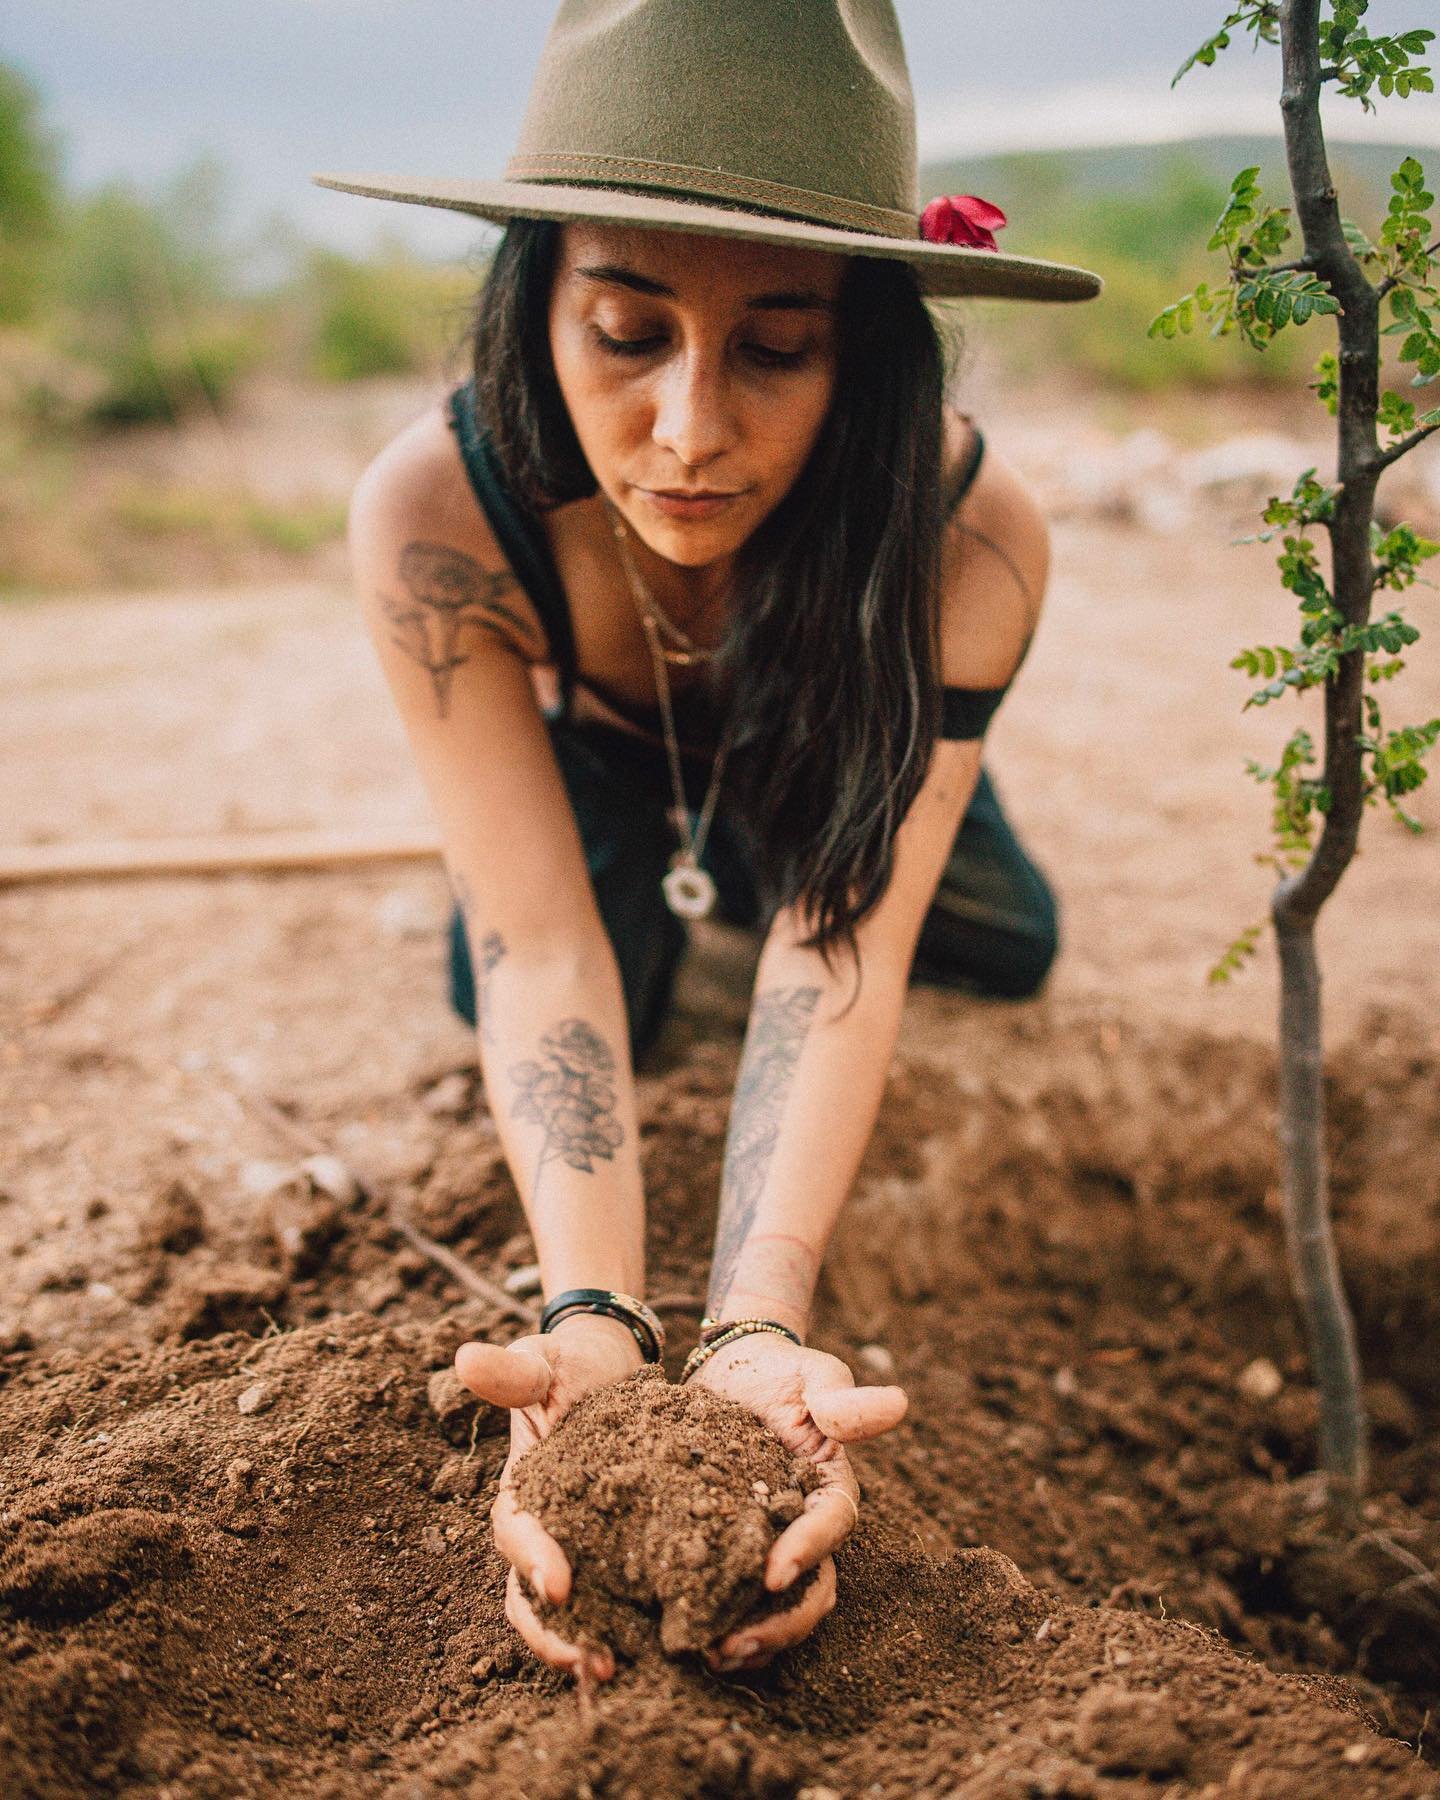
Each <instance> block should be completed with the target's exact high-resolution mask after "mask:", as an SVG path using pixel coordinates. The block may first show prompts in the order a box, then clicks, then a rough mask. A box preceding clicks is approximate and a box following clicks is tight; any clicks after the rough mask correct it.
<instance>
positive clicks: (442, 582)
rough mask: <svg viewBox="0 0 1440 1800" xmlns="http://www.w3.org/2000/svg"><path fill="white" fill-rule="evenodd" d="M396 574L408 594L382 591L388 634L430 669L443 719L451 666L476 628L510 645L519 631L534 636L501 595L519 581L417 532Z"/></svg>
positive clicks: (464, 654)
mask: <svg viewBox="0 0 1440 1800" xmlns="http://www.w3.org/2000/svg"><path fill="white" fill-rule="evenodd" d="M399 574H400V583H401V585H402V587H403V588H404V589H405V594H406V598H405V599H403V600H401V599H397V598H396V597H395V596H394V595H392V594H382V595H381V596H380V604H381V606H382V607H383V608H384V612H385V617H386V618H387V619H388V620H389V621H390V625H391V632H390V636H391V640H392V642H393V643H395V645H396V646H397V647H398V648H399V649H401V650H403V651H404V652H405V654H406V656H408V657H410V658H411V659H412V661H414V662H417V663H419V665H420V667H421V668H422V669H425V670H427V671H428V673H429V676H430V682H431V686H432V687H433V688H434V690H435V705H436V707H437V709H438V711H439V714H440V717H441V718H442V719H445V718H448V717H449V716H450V690H451V687H452V685H453V683H454V679H455V671H456V670H457V669H459V668H461V667H462V666H463V665H464V664H465V663H467V662H468V661H469V660H470V656H471V654H472V651H473V647H474V635H473V634H474V633H475V632H477V631H488V632H491V633H493V634H494V635H495V636H496V637H498V638H500V639H501V640H502V642H504V643H506V644H509V645H511V646H512V647H513V646H514V644H515V641H516V636H517V634H518V636H519V638H520V640H521V641H522V642H524V641H525V640H529V639H532V638H533V633H532V631H531V629H530V626H529V625H528V624H527V622H526V621H525V619H524V618H523V617H522V616H521V615H520V614H519V613H518V612H516V611H515V610H514V609H513V608H512V607H509V606H506V605H505V604H504V602H503V600H502V599H501V595H503V594H508V593H518V592H519V591H520V584H519V583H518V582H517V581H516V579H515V577H514V576H513V575H512V574H511V573H510V571H509V570H508V569H501V570H490V569H484V568H482V567H481V566H480V564H479V563H478V562H476V561H475V559H474V557H472V556H466V555H464V554H463V552H461V551H459V550H452V549H450V547H449V546H448V545H446V544H431V543H427V542H425V541H424V540H423V539H419V538H417V539H415V540H414V541H413V542H411V543H408V544H406V546H405V548H404V549H403V550H402V551H401V552H400V567H399Z"/></svg>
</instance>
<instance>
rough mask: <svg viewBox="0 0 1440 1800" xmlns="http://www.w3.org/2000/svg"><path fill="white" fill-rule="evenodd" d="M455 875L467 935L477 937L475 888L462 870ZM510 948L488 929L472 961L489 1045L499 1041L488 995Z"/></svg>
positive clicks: (483, 1031)
mask: <svg viewBox="0 0 1440 1800" xmlns="http://www.w3.org/2000/svg"><path fill="white" fill-rule="evenodd" d="M452 878H453V881H454V884H455V898H456V901H457V902H458V904H459V907H460V916H461V918H462V919H463V920H464V921H465V933H466V936H467V938H470V939H472V940H473V936H474V931H473V927H474V923H475V895H474V893H473V891H472V890H471V887H470V883H469V882H468V881H467V880H466V879H465V877H464V875H462V874H461V873H460V871H459V870H458V869H457V870H455V871H454V872H453V877H452ZM507 948H508V945H507V944H506V942H505V940H504V938H503V937H501V935H500V933H499V932H498V931H487V932H486V933H485V935H484V937H482V938H481V940H480V944H479V955H478V957H476V956H474V954H473V952H472V961H475V962H478V964H479V967H478V968H476V969H475V971H474V974H475V1017H476V1019H477V1020H478V1021H479V1024H480V1036H481V1037H482V1038H483V1039H484V1040H485V1042H486V1043H487V1044H493V1043H494V1042H495V1031H494V1027H493V1026H492V1025H491V1023H490V1015H489V1012H488V1010H487V1007H486V998H487V996H488V994H489V992H490V977H491V975H492V974H493V973H494V971H495V965H496V963H498V962H499V961H500V958H501V957H502V956H504V954H505V952H506V950H507Z"/></svg>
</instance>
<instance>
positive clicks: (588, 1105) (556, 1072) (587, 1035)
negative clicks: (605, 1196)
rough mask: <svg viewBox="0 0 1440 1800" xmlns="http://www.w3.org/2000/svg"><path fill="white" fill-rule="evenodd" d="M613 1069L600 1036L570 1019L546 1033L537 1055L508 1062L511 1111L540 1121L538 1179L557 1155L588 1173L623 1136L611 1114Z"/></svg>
mask: <svg viewBox="0 0 1440 1800" xmlns="http://www.w3.org/2000/svg"><path fill="white" fill-rule="evenodd" d="M614 1072H615V1056H614V1052H613V1051H612V1050H611V1049H610V1046H609V1045H608V1044H607V1043H606V1042H605V1040H604V1038H603V1037H601V1035H600V1033H599V1032H598V1031H596V1030H595V1028H594V1027H593V1026H592V1025H587V1024H586V1023H585V1021H584V1020H583V1019H573V1018H572V1019H562V1020H561V1021H560V1023H559V1024H558V1025H556V1026H554V1027H553V1028H552V1029H551V1030H550V1031H547V1032H546V1033H545V1035H544V1036H543V1037H542V1038H541V1040H540V1055H539V1058H538V1060H534V1061H526V1062H517V1063H512V1064H511V1065H510V1079H511V1081H513V1082H514V1084H515V1088H516V1097H515V1103H514V1105H513V1106H512V1107H511V1109H510V1110H511V1115H512V1117H514V1118H516V1119H527V1120H529V1121H531V1122H532V1123H533V1124H536V1125H539V1126H540V1128H541V1131H542V1133H543V1135H542V1137H541V1140H540V1154H539V1156H538V1158H537V1159H536V1163H535V1182H536V1183H537V1184H538V1183H539V1180H540V1172H541V1170H542V1169H543V1168H544V1167H545V1165H546V1163H548V1162H551V1161H553V1160H554V1159H556V1158H558V1159H559V1160H560V1161H561V1162H563V1163H564V1164H565V1166H566V1167H567V1168H571V1169H581V1170H583V1171H584V1172H585V1173H586V1174H587V1175H590V1174H593V1173H594V1171H595V1164H596V1162H597V1161H598V1160H604V1161H606V1162H609V1161H610V1160H611V1159H612V1158H613V1157H614V1155H615V1152H616V1151H617V1150H618V1149H619V1147H620V1145H621V1144H622V1143H623V1142H624V1138H625V1131H624V1127H623V1126H622V1125H621V1123H620V1121H619V1120H618V1119H617V1118H616V1117H615V1099H616V1097H615V1086H614V1083H613V1082H612V1081H611V1079H610V1077H611V1076H612V1075H613V1074H614Z"/></svg>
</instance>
